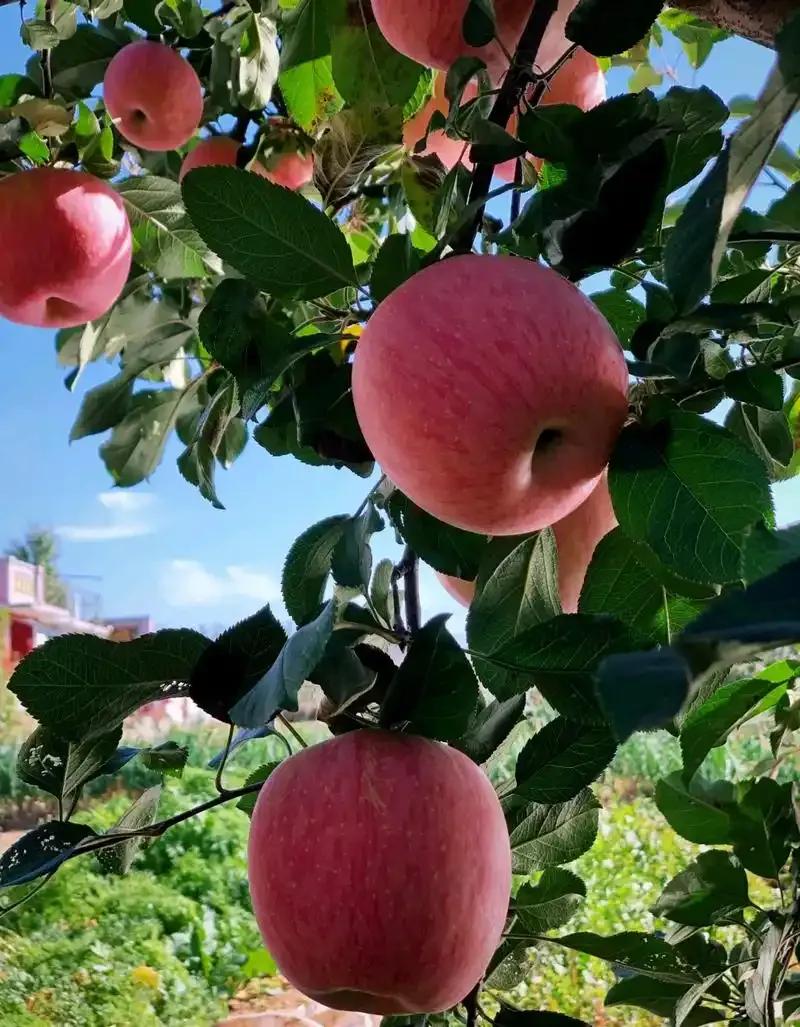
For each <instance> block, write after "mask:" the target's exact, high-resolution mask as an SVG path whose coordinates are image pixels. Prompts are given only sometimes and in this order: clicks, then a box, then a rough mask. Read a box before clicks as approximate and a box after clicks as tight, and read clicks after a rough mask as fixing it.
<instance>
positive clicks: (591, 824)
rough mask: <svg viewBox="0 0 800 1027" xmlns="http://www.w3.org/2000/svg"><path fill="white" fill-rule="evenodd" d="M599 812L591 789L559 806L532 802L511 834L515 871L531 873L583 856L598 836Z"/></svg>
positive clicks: (597, 803) (598, 804) (598, 805)
mask: <svg viewBox="0 0 800 1027" xmlns="http://www.w3.org/2000/svg"><path fill="white" fill-rule="evenodd" d="M599 809H600V803H599V802H598V801H597V799H595V797H594V795H592V793H591V792H590V791H589V789H588V788H586V789H584V790H583V791H582V792H580V794H578V795H576V796H575V798H574V799H570V801H569V802H563V803H560V804H558V805H557V806H540V805H538V804H537V803H532V804H531V805H530V806H529V807H528V808H527V809H526V810H525V814H524V818H523V819H522V820H521V821H520V822H519V823H518V824H517V826H516V827H515V828H514V829H513V831H512V832H511V857H512V865H513V868H514V872H515V873H517V874H529V873H531V871H533V870H545V869H546V868H547V867H555V866H560V865H561V864H562V863H571V862H572V860H574V859H577V858H578V856H582V855H583V853H584V852H587V851H588V850H589V849H590V848H591V847H592V845H593V844H594V840H595V838H596V837H597V823H598V810H599Z"/></svg>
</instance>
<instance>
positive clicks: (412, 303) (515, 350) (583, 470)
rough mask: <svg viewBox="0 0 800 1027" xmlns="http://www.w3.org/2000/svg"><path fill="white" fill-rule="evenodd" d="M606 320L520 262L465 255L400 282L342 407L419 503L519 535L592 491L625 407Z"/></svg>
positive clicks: (367, 342)
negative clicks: (351, 409)
mask: <svg viewBox="0 0 800 1027" xmlns="http://www.w3.org/2000/svg"><path fill="white" fill-rule="evenodd" d="M627 387H628V372H627V368H626V365H625V358H624V357H623V354H622V349H621V348H620V345H619V343H618V342H617V339H616V337H615V336H614V333H613V332H612V331H611V328H610V327H609V325H608V323H607V322H606V320H605V318H604V317H603V316H602V314H600V312H599V311H598V310H597V308H596V307H594V306H593V305H592V303H591V302H590V301H589V300H588V299H587V298H586V297H585V296H584V295H583V294H582V293H581V292H580V291H579V290H578V289H577V288H576V287H575V286H574V285H572V284H571V283H570V282H568V281H567V280H566V279H564V278H562V277H561V276H560V275H558V274H556V272H555V271H551V270H549V269H548V268H545V267H543V266H542V265H540V264H536V263H533V262H532V261H528V260H522V259H521V258H519V257H506V256H502V257H496V256H478V255H476V254H467V255H464V256H459V257H452V258H450V259H447V260H444V261H441V262H440V263H438V264H434V265H432V266H431V267H428V268H426V269H424V270H423V271H421V272H419V273H418V274H416V275H414V277H413V278H410V279H409V280H408V281H406V282H404V283H403V284H402V285H401V286H400V287H399V288H398V289H396V290H395V291H394V292H393V293H391V294H390V295H389V296H388V297H387V298H386V299H385V300H384V301H383V302H382V303H381V304H380V306H379V307H378V309H377V310H376V311H375V313H374V314H373V315H372V317H371V318H370V320H369V323H368V324H367V327H366V328H365V329H364V334H363V336H362V338H361V340H360V342H359V344H358V347H357V349H356V354H355V360H354V367H353V399H354V401H355V408H356V414H357V415H358V420H359V423H360V425H361V430H362V431H363V433H364V437H365V439H366V441H367V444H368V445H369V447H370V449H371V450H372V452H373V454H374V456H375V459H376V460H377V461H378V462H379V463H380V464H381V466H382V467H383V470H384V472H385V473H386V474H387V475H388V477H389V478H390V479H391V480H392V481H393V482H394V483H395V485H397V486H398V488H400V489H401V490H402V491H403V492H405V493H406V495H407V496H409V498H410V499H412V500H413V501H414V502H415V503H416V504H417V505H418V506H421V507H422V508H423V509H424V510H427V511H428V513H431V514H433V515H434V516H435V517H438V518H440V519H441V520H443V521H446V522H448V523H449V524H453V525H455V526H456V527H459V528H465V529H466V530H467V531H475V532H478V533H480V534H483V535H522V534H525V533H526V532H529V531H535V530H536V529H538V528H544V527H547V526H548V525H550V524H554V523H555V522H556V521H558V520H561V518H562V517H566V515H567V514H568V513H571V512H572V511H573V510H574V509H575V508H576V507H577V506H579V505H580V503H582V502H583V500H584V499H586V497H587V496H588V495H589V493H590V492H591V491H592V489H593V488H594V487H595V485H596V483H597V481H598V479H599V477H600V475H601V474H602V473H603V470H604V468H605V466H606V464H607V463H608V459H609V456H610V454H611V449H612V447H613V445H614V441H615V440H616V437H617V435H618V434H619V431H620V429H621V427H622V424H623V422H624V420H625V417H626V415H627V410H628V401H627Z"/></svg>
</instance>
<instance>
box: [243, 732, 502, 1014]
mask: <svg viewBox="0 0 800 1027" xmlns="http://www.w3.org/2000/svg"><path fill="white" fill-rule="evenodd" d="M248 862H249V877H250V893H251V895H252V898H253V908H254V910H255V914H256V918H257V920H258V924H259V927H260V928H261V933H262V934H263V936H264V942H265V944H266V946H267V948H268V949H269V951H270V952H271V953H272V955H273V956H274V957H275V960H276V961H277V963H278V966H279V967H280V969H281V972H282V973H283V974H284V975H285V976H286V977H287V978H288V979H289V981H290V982H291V983H292V984H293V985H294V986H295V987H296V988H298V989H299V990H300V991H302V992H303V993H304V994H305V995H308V996H309V997H310V998H312V999H315V1000H317V1001H319V1002H322V1003H324V1004H325V1005H327V1006H332V1007H333V1008H334V1009H350V1010H361V1011H363V1012H366V1013H382V1014H392V1013H423V1012H436V1011H439V1010H443V1009H447V1008H449V1007H450V1006H453V1005H455V1004H456V1003H457V1002H459V1001H460V1000H461V999H463V998H464V997H465V996H466V995H467V994H468V992H469V991H470V989H471V988H472V987H473V986H474V985H475V984H476V983H477V982H478V980H479V979H480V977H481V975H482V974H483V972H484V970H485V969H486V966H487V964H488V962H489V960H490V958H491V956H492V953H493V952H494V950H495V948H496V946H497V944H498V942H499V940H500V935H501V933H502V930H503V924H504V921H505V918H506V913H507V909H508V899H509V890H510V886H511V854H510V848H509V841H508V832H507V829H506V825H505V821H504V818H503V813H502V810H501V808H500V804H499V802H498V800H497V797H496V795H495V793H494V790H493V789H492V786H491V785H490V784H489V781H488V779H487V778H486V776H485V775H484V774H483V773H482V771H481V770H480V769H479V768H478V767H477V766H476V765H475V764H474V763H472V762H471V761H470V760H469V759H468V758H467V757H466V756H464V755H463V754H462V753H460V752H458V751H457V750H455V749H452V748H450V747H449V746H446V745H442V744H441V743H439V742H432V741H429V740H427V739H424V738H416V737H413V736H410V735H402V734H394V733H390V732H386V731H353V732H352V733H350V734H346V735H342V736H340V737H338V738H335V739H333V740H331V741H328V742H323V743H322V744H321V745H315V746H312V747H311V748H310V749H305V750H303V751H302V752H301V753H298V754H297V755H296V756H292V757H291V759H289V760H287V761H286V762H285V763H283V764H281V766H280V767H279V768H278V769H277V770H276V771H275V772H274V773H273V774H272V776H271V777H270V778H269V779H268V780H267V783H266V784H265V785H264V787H263V789H262V791H261V794H260V796H259V798H258V802H257V803H256V807H255V811H254V813H253V822H252V828H251V831H250V843H249V849H248Z"/></svg>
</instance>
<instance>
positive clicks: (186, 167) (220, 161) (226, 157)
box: [178, 136, 242, 182]
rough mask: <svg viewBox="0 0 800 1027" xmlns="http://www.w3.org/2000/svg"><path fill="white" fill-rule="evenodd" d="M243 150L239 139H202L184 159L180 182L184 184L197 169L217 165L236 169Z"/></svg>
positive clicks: (215, 137) (225, 137) (218, 137)
mask: <svg viewBox="0 0 800 1027" xmlns="http://www.w3.org/2000/svg"><path fill="white" fill-rule="evenodd" d="M241 148H242V144H241V143H240V142H239V141H238V140H237V139H229V138H228V137H227V136H212V137H211V138H210V139H202V140H201V141H200V142H199V143H198V144H197V146H195V147H194V149H192V150H190V151H189V152H188V153H187V154H186V156H185V157H184V158H183V164H181V170H180V174H179V175H178V181H179V182H182V181H183V180H184V178H186V176H187V175H188V174H189V172H190V171H194V169H195V168H207V167H216V166H217V165H223V166H225V167H232V168H235V167H236V159H237V157H238V156H239V150H240V149H241Z"/></svg>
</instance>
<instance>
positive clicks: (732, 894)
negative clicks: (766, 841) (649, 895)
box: [653, 850, 750, 927]
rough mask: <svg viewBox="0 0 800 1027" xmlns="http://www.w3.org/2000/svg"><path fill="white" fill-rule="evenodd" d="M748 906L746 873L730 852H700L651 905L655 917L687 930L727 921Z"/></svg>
mask: <svg viewBox="0 0 800 1027" xmlns="http://www.w3.org/2000/svg"><path fill="white" fill-rule="evenodd" d="M749 904H750V896H749V895H748V891H747V874H746V873H745V872H744V870H743V869H742V865H741V863H739V861H738V860H737V859H735V858H734V857H733V856H731V855H730V853H727V852H719V851H715V850H712V851H711V852H704V853H702V854H701V855H700V856H698V857H697V859H696V860H695V861H694V862H693V863H690V864H689V866H688V867H687V868H686V869H685V870H682V871H681V872H680V873H679V874H678V875H677V877H673V879H672V880H671V881H670V882H669V884H668V885H667V886H666V888H665V889H664V891H663V892H662V893H661V895H660V896H659V897H658V900H657V902H656V904H655V906H653V914H654V915H655V916H663V917H666V918H667V920H672V922H673V923H676V924H684V925H685V926H687V927H707V926H709V925H710V924H715V923H719V921H721V920H728V919H730V918H731V917H733V916H734V915H735V914H736V913H738V912H739V911H740V910H742V909H744V908H745V907H746V906H748V905H749Z"/></svg>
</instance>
